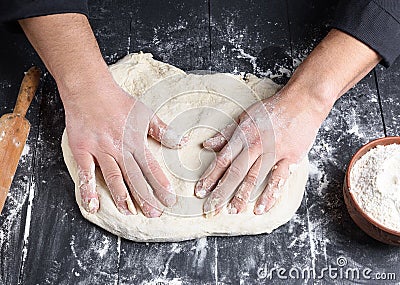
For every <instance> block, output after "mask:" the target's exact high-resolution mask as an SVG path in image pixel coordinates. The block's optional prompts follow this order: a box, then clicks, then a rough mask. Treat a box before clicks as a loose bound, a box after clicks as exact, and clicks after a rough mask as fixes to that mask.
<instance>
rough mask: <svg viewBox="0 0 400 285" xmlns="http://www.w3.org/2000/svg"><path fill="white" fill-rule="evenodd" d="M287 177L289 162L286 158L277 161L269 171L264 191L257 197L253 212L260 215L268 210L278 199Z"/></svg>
mask: <svg viewBox="0 0 400 285" xmlns="http://www.w3.org/2000/svg"><path fill="white" fill-rule="evenodd" d="M288 177H289V163H288V161H287V160H281V161H279V162H278V163H277V164H276V165H275V166H274V167H273V168H272V169H271V172H270V176H269V177H268V183H267V186H266V187H265V189H264V191H263V192H262V193H261V195H260V197H258V199H257V202H256V204H255V207H254V214H256V215H262V214H264V213H265V212H268V211H269V210H270V209H271V208H272V207H273V206H274V205H275V203H276V201H277V200H278V199H279V197H280V196H281V194H282V191H283V189H284V187H283V186H284V185H285V182H286V180H287V179H288Z"/></svg>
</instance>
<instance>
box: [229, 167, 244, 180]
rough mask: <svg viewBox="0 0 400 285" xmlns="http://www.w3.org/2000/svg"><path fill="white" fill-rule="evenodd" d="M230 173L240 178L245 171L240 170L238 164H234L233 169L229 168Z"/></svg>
mask: <svg viewBox="0 0 400 285" xmlns="http://www.w3.org/2000/svg"><path fill="white" fill-rule="evenodd" d="M229 172H230V173H232V175H233V176H236V177H237V176H240V174H241V173H242V172H243V169H241V168H239V167H238V166H237V165H236V164H232V165H231V167H229Z"/></svg>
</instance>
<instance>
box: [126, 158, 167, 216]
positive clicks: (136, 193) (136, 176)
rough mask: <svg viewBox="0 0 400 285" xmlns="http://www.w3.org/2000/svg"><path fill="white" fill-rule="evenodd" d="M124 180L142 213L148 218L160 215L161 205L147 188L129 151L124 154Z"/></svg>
mask: <svg viewBox="0 0 400 285" xmlns="http://www.w3.org/2000/svg"><path fill="white" fill-rule="evenodd" d="M124 168H125V170H126V171H125V175H126V178H125V181H126V182H127V184H128V186H129V189H130V190H131V193H132V196H133V198H134V199H135V201H136V203H137V204H138V205H139V207H140V209H141V210H142V213H143V215H145V216H146V217H148V218H156V217H159V216H161V214H162V211H163V210H162V207H161V205H160V204H159V203H158V202H157V200H156V198H155V197H154V196H153V194H152V193H151V189H149V188H148V185H147V182H146V179H145V178H144V176H143V173H142V171H141V170H140V167H139V165H138V164H137V163H136V161H135V159H134V158H133V156H132V154H131V153H126V154H125V155H124Z"/></svg>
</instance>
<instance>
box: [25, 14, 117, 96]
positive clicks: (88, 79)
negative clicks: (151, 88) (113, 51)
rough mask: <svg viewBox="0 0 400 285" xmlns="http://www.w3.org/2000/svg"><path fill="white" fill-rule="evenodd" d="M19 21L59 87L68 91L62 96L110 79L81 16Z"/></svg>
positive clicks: (59, 16)
mask: <svg viewBox="0 0 400 285" xmlns="http://www.w3.org/2000/svg"><path fill="white" fill-rule="evenodd" d="M19 22H20V25H21V27H22V28H23V30H24V32H25V34H26V35H27V37H28V39H29V41H30V42H31V43H32V45H33V47H34V48H35V50H36V51H37V52H38V54H39V56H40V57H41V59H42V60H43V62H44V63H45V65H46V67H47V68H48V70H49V71H50V73H51V74H52V75H53V77H54V78H55V80H56V82H57V85H58V87H59V88H61V89H63V90H67V92H63V94H74V93H76V92H74V91H73V90H76V89H79V88H80V87H81V86H82V85H84V84H86V85H88V84H93V85H95V84H96V83H98V82H102V83H104V82H105V81H107V80H112V79H111V75H110V73H109V72H108V69H107V65H106V63H105V62H104V60H103V58H102V56H101V53H100V50H99V47H98V45H97V42H96V39H95V37H94V35H93V32H92V30H91V27H90V25H89V22H88V20H87V18H86V17H85V16H84V15H82V14H72V13H71V14H57V15H49V16H43V17H34V18H28V19H24V20H20V21H19ZM68 91H71V92H68ZM61 96H63V95H61ZM63 99H64V98H63Z"/></svg>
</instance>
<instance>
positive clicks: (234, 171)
mask: <svg viewBox="0 0 400 285" xmlns="http://www.w3.org/2000/svg"><path fill="white" fill-rule="evenodd" d="M256 159H257V155H256V154H255V153H253V151H252V150H249V149H245V150H243V151H242V152H241V153H240V154H239V155H238V156H237V158H236V159H235V160H234V161H233V162H232V164H231V166H230V167H229V168H228V169H227V170H226V172H225V174H224V176H223V177H222V178H221V180H220V181H219V182H218V185H217V187H216V188H215V189H214V191H213V192H212V193H211V195H210V196H209V197H208V198H207V200H206V202H205V203H204V207H203V209H204V213H205V214H206V215H207V216H210V215H212V214H213V213H214V214H215V215H216V214H218V213H219V212H220V211H221V208H222V207H223V206H225V205H226V204H227V203H228V201H229V200H230V199H231V198H232V196H233V194H234V193H235V191H236V189H237V187H238V186H239V184H240V183H241V182H242V181H243V179H244V177H245V176H246V174H247V173H248V171H249V169H250V168H251V166H252V165H253V163H254V162H255V161H256Z"/></svg>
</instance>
